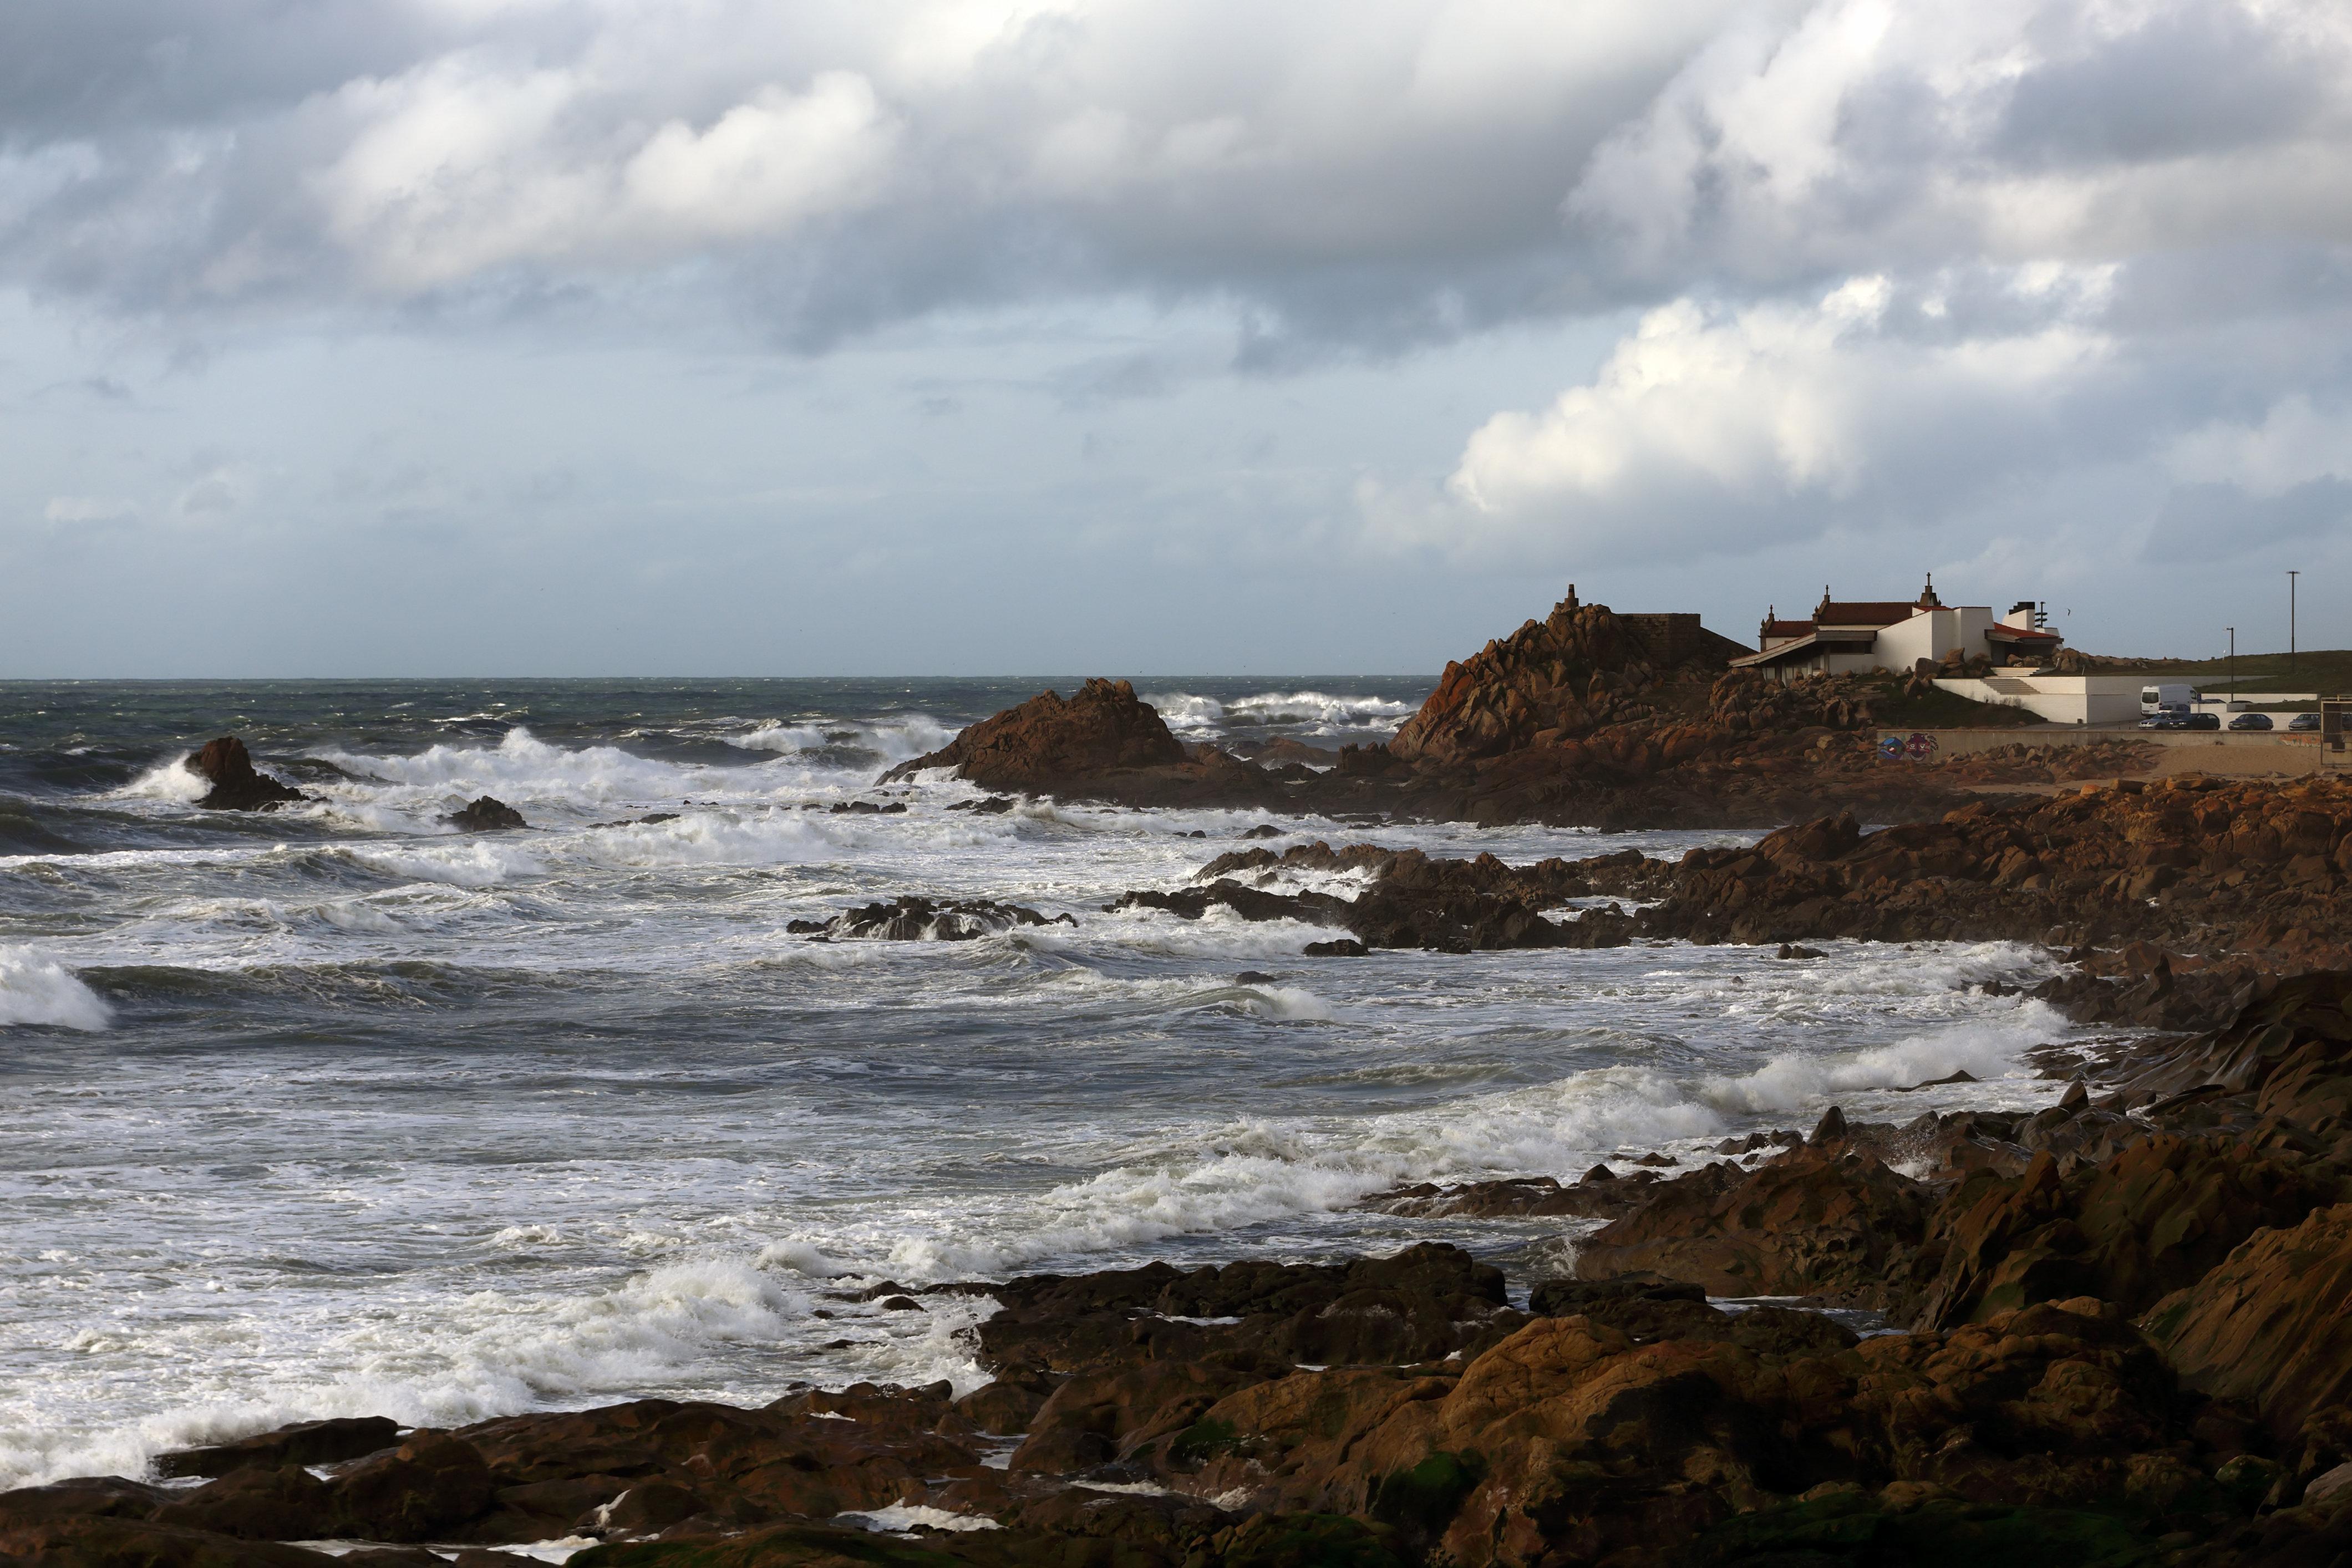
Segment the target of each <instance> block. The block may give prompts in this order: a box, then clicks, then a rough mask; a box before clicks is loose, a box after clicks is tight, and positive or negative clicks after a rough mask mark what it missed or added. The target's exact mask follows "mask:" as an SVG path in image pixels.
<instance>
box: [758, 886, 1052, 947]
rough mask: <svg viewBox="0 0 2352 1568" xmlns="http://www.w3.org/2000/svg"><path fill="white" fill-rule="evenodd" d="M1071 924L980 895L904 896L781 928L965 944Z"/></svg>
mask: <svg viewBox="0 0 2352 1568" xmlns="http://www.w3.org/2000/svg"><path fill="white" fill-rule="evenodd" d="M1075 924H1076V922H1075V921H1073V920H1072V919H1071V918H1070V916H1068V915H1056V916H1055V917H1054V918H1053V919H1051V920H1049V919H1047V918H1046V917H1045V915H1040V914H1039V913H1038V912H1037V911H1035V910H1034V909H1031V908H1028V907H1027V906H1026V905H1024V904H998V903H995V902H993V901H992V900H989V899H984V898H983V899H971V900H965V901H962V902H959V903H952V904H937V903H934V902H932V901H931V900H930V899H928V898H918V897H914V896H912V895H909V896H908V897H905V898H900V899H897V900H894V901H893V902H891V903H888V904H864V905H861V906H860V907H858V908H856V909H848V910H844V911H843V912H842V913H841V914H839V915H835V916H834V917H833V918H832V919H830V920H791V921H786V922H785V923H784V929H785V930H786V931H787V932H790V933H792V934H793V935H794V936H806V937H808V938H810V939H811V940H812V941H833V940H835V939H840V940H866V941H877V942H969V941H971V940H972V939H973V938H975V937H980V936H993V935H995V934H996V933H998V932H1001V931H1013V930H1018V929H1019V928H1021V927H1023V926H1029V925H1075Z"/></svg>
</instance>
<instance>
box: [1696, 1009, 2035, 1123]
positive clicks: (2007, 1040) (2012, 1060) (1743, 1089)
mask: <svg viewBox="0 0 2352 1568" xmlns="http://www.w3.org/2000/svg"><path fill="white" fill-rule="evenodd" d="M2063 1027H2064V1026H2063V1020H2060V1019H2057V1017H2056V1015H2054V1014H2053V1013H2051V1012H2050V1011H2049V1010H2048V1009H2047V1008H2046V1006H2045V1005H2044V1004H2042V1003H2040V1002H2034V1003H2031V1004H2029V1005H2028V1006H2026V1007H2023V1008H2020V1009H2017V1010H2016V1012H2015V1013H2013V1014H2012V1015H2011V1017H2009V1018H2007V1019H1998V1020H1990V1021H1986V1022H1982V1023H1977V1024H1972V1025H1969V1026H1966V1027H1962V1028H1957V1029H1943V1030H1935V1031H1932V1032H1928V1033H1922V1034H1914V1035H1906V1036H1905V1037H1904V1038H1903V1039H1900V1040H1894V1041H1892V1042H1890V1043H1888V1044H1885V1045H1874V1046H1870V1047H1867V1048H1865V1049H1864V1050H1861V1051H1852V1052H1848V1053H1846V1054H1843V1055H1841V1056H1833V1057H1815V1056H1803V1055H1799V1054H1797V1053H1794V1052H1785V1053H1782V1054H1780V1055H1778V1056H1775V1057H1773V1058H1772V1059H1771V1060H1770V1061H1767V1062H1766V1063H1765V1064H1764V1065H1763V1066H1761V1067H1759V1068H1757V1069H1756V1070H1755V1071H1751V1072H1747V1073H1743V1074H1740V1075H1739V1076H1738V1077H1717V1078H1709V1079H1708V1080H1706V1083H1705V1085H1704V1087H1703V1090H1702V1093H1703V1094H1704V1096H1705V1098H1706V1101H1707V1103H1710V1104H1713V1105H1716V1106H1718V1107H1720V1108H1722V1109H1723V1110H1726V1111H1730V1112H1739V1113H1755V1112H1767V1111H1794V1110H1797V1109H1799V1108H1801V1107H1803V1106H1806V1105H1809V1104H1811V1103H1816V1102H1818V1101H1820V1100H1822V1098H1824V1097H1825V1096H1829V1095H1833V1094H1839V1093H1850V1092H1857V1091H1866V1090H1873V1089H1908V1088H1911V1087H1912V1086H1913V1085H1915V1084H1918V1083H1925V1082H1928V1081H1929V1080H1931V1079H1937V1078H1946V1077H1949V1076H1950V1075H1951V1074H1952V1073H1953V1072H1955V1071H1966V1072H1968V1073H1969V1075H1970V1076H1972V1077H1975V1078H1979V1079H1987V1078H2002V1077H2006V1076H2008V1075H2009V1074H2011V1072H2014V1071H2017V1070H2018V1059H2019V1057H2020V1056H2021V1054H2022V1053H2023V1052H2024V1051H2026V1050H2028V1049H2029V1048H2031V1047H2032V1046H2033V1045H2034V1044H2036V1043H2037V1042H2039V1041H2040V1040H2047V1039H2048V1038H2050V1036H2051V1035H2052V1034H2053V1033H2055V1032H2057V1031H2058V1030H2060V1029H2063Z"/></svg>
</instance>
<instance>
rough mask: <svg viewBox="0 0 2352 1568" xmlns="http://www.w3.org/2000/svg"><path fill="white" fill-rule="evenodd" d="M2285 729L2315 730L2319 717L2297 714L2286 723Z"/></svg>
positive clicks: (2310, 714) (2312, 714)
mask: <svg viewBox="0 0 2352 1568" xmlns="http://www.w3.org/2000/svg"><path fill="white" fill-rule="evenodd" d="M2286 727H2287V728H2289V729H2317V728H2318V727H2319V716H2318V715H2317V714H2315V713H2299V714H2297V715H2295V716H2294V717H2293V718H2291V719H2289V720H2287V721H2286Z"/></svg>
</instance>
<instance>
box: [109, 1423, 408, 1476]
mask: <svg viewBox="0 0 2352 1568" xmlns="http://www.w3.org/2000/svg"><path fill="white" fill-rule="evenodd" d="M399 1440H400V1426H399V1424H398V1423H397V1422H395V1421H393V1420H391V1419H389V1418H387V1417H385V1416H340V1417H337V1418H335V1419H332V1420H327V1421H298V1422H296V1423H295V1424H294V1425H292V1426H290V1427H279V1428H278V1430H276V1431H274V1432H263V1433H261V1434H259V1435H257V1436H256V1437H240V1438H237V1439H236V1441H234V1442H228V1443H215V1444H213V1445H211V1446H209V1447H207V1448H181V1449H178V1450H176V1451H175V1452H173V1453H168V1454H165V1455H163V1457H162V1458H158V1459H157V1460H156V1461H155V1473H156V1474H157V1475H160V1476H225V1475H226V1474H228V1473H229V1472H230V1471H231V1470H239V1469H245V1468H246V1467H247V1466H248V1465H259V1466H263V1467H266V1468H268V1469H276V1468H277V1467H278V1466H280V1465H331V1464H336V1463H339V1462H341V1461H342V1460H344V1459H356V1458H359V1457H360V1456H361V1455H362V1454H373V1453H374V1452H375V1451H376V1450H377V1449H379V1448H391V1447H393V1446H394V1444H395V1443H397V1442H398V1441H399Z"/></svg>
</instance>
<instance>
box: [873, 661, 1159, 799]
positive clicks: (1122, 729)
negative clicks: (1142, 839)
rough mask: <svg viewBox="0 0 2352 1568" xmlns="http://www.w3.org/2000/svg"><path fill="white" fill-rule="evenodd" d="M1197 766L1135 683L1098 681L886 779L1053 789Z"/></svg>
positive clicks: (976, 731) (1002, 718)
mask: <svg viewBox="0 0 2352 1568" xmlns="http://www.w3.org/2000/svg"><path fill="white" fill-rule="evenodd" d="M1191 760H1192V758H1191V755H1190V754H1189V753H1188V752H1186V751H1185V749H1184V747H1183V745H1182V743H1181V742H1180V741H1179V740H1177V738H1176V737H1174V736H1172V735H1171V734H1170V733H1169V732H1168V726H1167V725H1166V724H1165V723H1163V722H1162V721H1161V719H1160V714H1159V711H1158V710H1157V709H1155V708H1153V707H1152V706H1150V705H1149V704H1147V703H1145V702H1143V701H1141V700H1139V698H1138V697H1137V696H1136V695H1135V687H1134V686H1133V685H1130V684H1129V683H1128V682H1126V681H1107V680H1102V679H1099V678H1097V679H1095V680H1090V681H1088V682H1087V684H1086V685H1084V686H1082V687H1080V688H1079V690H1078V693H1077V695H1076V696H1072V697H1068V698H1065V697H1063V696H1062V695H1060V694H1059V693H1057V692H1050V691H1048V692H1040V693H1038V694H1037V695H1035V696H1034V697H1031V698H1030V699H1029V700H1028V701H1027V702H1025V703H1023V704H1022V705H1021V706H1019V707H1013V708H1007V709H1005V710H1004V711H1003V713H1000V714H998V715H996V716H994V717H992V718H987V719H983V720H982V721H981V722H980V723H978V724H975V725H973V726H971V727H970V728H968V729H966V730H964V731H963V733H962V734H961V735H959V736H957V737H955V739H954V740H953V741H951V742H950V743H949V744H948V745H947V746H945V747H941V748H940V750H937V751H934V752H932V753H930V754H929V756H927V757H918V758H915V759H914V760H912V761H911V762H902V763H900V764H899V765H898V767H896V768H892V769H890V770H889V772H887V773H886V774H884V775H883V780H884V782H886V783H887V782H889V781H892V780H896V779H905V778H908V777H909V776H911V775H912V774H915V773H918V772H919V771H921V770H922V769H924V768H954V769H955V770H956V774H957V776H958V777H959V778H962V779H971V781H972V782H974V783H976V784H981V785H984V786H986V787H987V788H988V789H1010V790H1020V791H1024V792H1032V791H1052V790H1061V789H1069V788H1071V787H1072V786H1073V785H1081V786H1082V785H1084V784H1086V783H1087V782H1088V781H1090V780H1094V779H1098V778H1099V777H1100V776H1101V775H1104V774H1108V773H1113V772H1118V771H1121V770H1126V769H1133V768H1178V767H1181V766H1183V765H1184V764H1185V763H1186V762H1189V761H1191Z"/></svg>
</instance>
